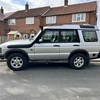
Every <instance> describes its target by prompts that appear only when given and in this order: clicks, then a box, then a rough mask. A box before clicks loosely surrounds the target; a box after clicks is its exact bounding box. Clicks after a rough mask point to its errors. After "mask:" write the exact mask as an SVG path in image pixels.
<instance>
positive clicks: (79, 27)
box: [44, 24, 98, 30]
mask: <svg viewBox="0 0 100 100" xmlns="http://www.w3.org/2000/svg"><path fill="white" fill-rule="evenodd" d="M44 29H79V30H84V29H85V30H86V29H89V30H90V29H91V30H98V27H97V26H96V25H74V24H69V25H67V24H66V25H59V26H47V27H44Z"/></svg>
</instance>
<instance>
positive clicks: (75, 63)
mask: <svg viewBox="0 0 100 100" xmlns="http://www.w3.org/2000/svg"><path fill="white" fill-rule="evenodd" d="M86 63H87V58H86V56H85V55H83V54H75V55H73V56H72V57H71V59H70V66H71V68H74V69H83V68H84V67H85V66H86Z"/></svg>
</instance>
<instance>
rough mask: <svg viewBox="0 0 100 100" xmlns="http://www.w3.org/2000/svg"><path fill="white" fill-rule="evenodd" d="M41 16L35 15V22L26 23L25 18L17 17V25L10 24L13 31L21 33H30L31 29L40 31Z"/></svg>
mask: <svg viewBox="0 0 100 100" xmlns="http://www.w3.org/2000/svg"><path fill="white" fill-rule="evenodd" d="M39 25H40V17H34V24H26V23H25V18H20V19H16V25H9V28H10V30H11V31H19V32H20V33H30V31H31V30H35V32H36V33H37V32H38V31H39Z"/></svg>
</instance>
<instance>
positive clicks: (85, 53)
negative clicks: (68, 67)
mask: <svg viewBox="0 0 100 100" xmlns="http://www.w3.org/2000/svg"><path fill="white" fill-rule="evenodd" d="M77 53H80V54H83V55H85V56H86V58H87V59H89V53H88V51H86V50H83V49H78V50H74V51H72V52H71V53H70V55H69V57H68V60H70V58H71V57H72V56H73V55H74V54H77ZM87 63H88V62H87Z"/></svg>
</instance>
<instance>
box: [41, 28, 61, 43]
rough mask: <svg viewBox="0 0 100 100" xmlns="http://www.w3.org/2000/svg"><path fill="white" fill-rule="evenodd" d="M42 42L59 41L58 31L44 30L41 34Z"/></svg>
mask: <svg viewBox="0 0 100 100" xmlns="http://www.w3.org/2000/svg"><path fill="white" fill-rule="evenodd" d="M42 42H43V43H57V42H59V31H55V30H46V31H45V33H44V34H43V36H42Z"/></svg>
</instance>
